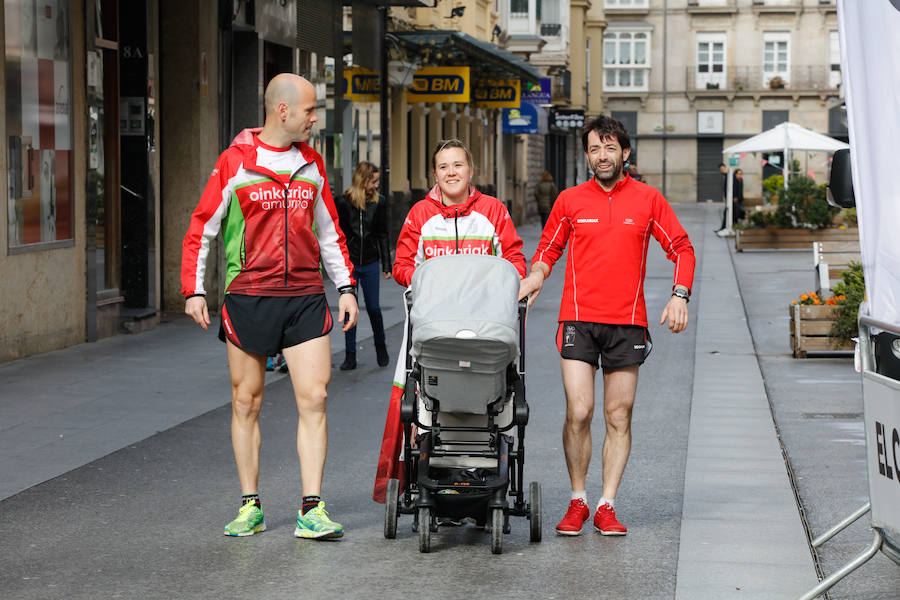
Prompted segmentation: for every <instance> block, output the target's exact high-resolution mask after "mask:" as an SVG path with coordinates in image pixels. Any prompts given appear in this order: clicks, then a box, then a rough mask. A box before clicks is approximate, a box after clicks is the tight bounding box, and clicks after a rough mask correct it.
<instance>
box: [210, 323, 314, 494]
mask: <svg viewBox="0 0 900 600" xmlns="http://www.w3.org/2000/svg"><path fill="white" fill-rule="evenodd" d="M284 359H285V361H287V364H288V369H289V371H290V375H291V383H292V384H293V388H294V396H295V398H296V401H297V414H298V417H299V418H298V424H297V454H298V456H299V458H300V474H301V478H302V482H303V495H304V496H314V495H319V494H320V492H321V489H322V474H323V472H324V469H325V455H326V449H327V446H328V422H327V420H326V416H325V406H326V402H325V400H326V397H327V394H326V387H327V385H328V382H329V380H330V379H331V343H330V340H329V338H328V336H327V335H325V336H322V337H319V338H315V339H312V340H309V341H307V342H303V343H302V344H298V345H296V346H292V347H290V348H285V349H284ZM228 366H229V370H230V372H231V443H232V446H233V447H234V459H235V463H236V465H237V471H238V479H239V480H240V483H241V493H243V494H253V493H256V492H257V491H258V487H259V449H260V444H261V436H260V431H259V411H260V409H261V408H262V397H263V389H264V388H265V373H266V358H265V357H264V356H261V355H259V354H253V353H250V352H246V351H244V350H241V349H240V348H238V347H237V346H235V345H234V344H232V343H231V342H228Z"/></svg>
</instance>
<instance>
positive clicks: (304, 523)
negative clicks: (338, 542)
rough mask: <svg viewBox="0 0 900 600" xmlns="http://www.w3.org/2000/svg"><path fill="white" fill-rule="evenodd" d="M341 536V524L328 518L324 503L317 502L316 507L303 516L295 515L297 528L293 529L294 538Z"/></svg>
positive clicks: (342, 529) (342, 532)
mask: <svg viewBox="0 0 900 600" xmlns="http://www.w3.org/2000/svg"><path fill="white" fill-rule="evenodd" d="M343 535H344V528H343V527H342V526H341V524H340V523H335V522H334V521H332V520H331V519H329V518H328V513H326V512H325V503H324V502H319V505H318V506H317V507H315V508H314V509H312V510H310V511H309V512H307V513H306V514H305V515H303V514H300V513H299V512H298V513H297V528H296V529H294V537H298V538H339V537H341V536H343Z"/></svg>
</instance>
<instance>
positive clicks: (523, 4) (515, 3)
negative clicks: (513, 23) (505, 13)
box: [509, 0, 528, 15]
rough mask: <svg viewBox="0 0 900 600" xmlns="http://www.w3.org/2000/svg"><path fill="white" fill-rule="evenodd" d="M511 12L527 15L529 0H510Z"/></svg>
mask: <svg viewBox="0 0 900 600" xmlns="http://www.w3.org/2000/svg"><path fill="white" fill-rule="evenodd" d="M509 12H511V13H512V14H520V15H527V14H528V0H510V2H509Z"/></svg>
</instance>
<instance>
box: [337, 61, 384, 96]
mask: <svg viewBox="0 0 900 600" xmlns="http://www.w3.org/2000/svg"><path fill="white" fill-rule="evenodd" d="M344 98H346V99H347V100H350V101H352V102H378V101H379V100H380V99H381V79H380V77H379V76H378V73H376V72H375V71H370V70H369V69H366V68H365V67H351V68H349V69H344Z"/></svg>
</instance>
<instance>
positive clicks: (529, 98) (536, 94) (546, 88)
mask: <svg viewBox="0 0 900 600" xmlns="http://www.w3.org/2000/svg"><path fill="white" fill-rule="evenodd" d="M552 84H553V80H552V79H551V78H550V77H541V79H540V83H531V82H530V81H527V82H525V89H524V90H523V91H522V102H530V103H531V104H550V103H551V102H550V86H551V85H552Z"/></svg>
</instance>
